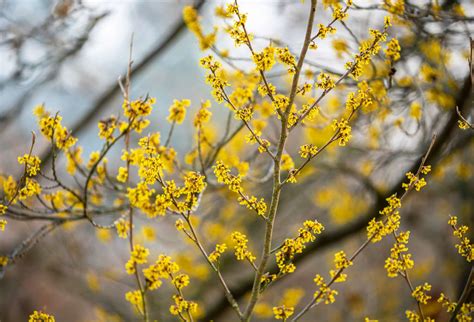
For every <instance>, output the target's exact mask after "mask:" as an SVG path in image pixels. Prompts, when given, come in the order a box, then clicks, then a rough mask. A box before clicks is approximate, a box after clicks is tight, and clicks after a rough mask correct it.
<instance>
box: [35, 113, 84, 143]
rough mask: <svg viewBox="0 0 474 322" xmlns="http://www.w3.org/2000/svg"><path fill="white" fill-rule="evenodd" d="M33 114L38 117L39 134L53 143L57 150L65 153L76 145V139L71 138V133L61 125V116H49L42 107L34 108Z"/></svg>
mask: <svg viewBox="0 0 474 322" xmlns="http://www.w3.org/2000/svg"><path fill="white" fill-rule="evenodd" d="M34 113H35V115H36V116H37V117H38V125H39V128H40V131H41V134H43V136H44V137H46V138H47V139H48V140H51V141H54V143H55V145H56V147H57V148H58V149H61V150H63V151H67V150H68V149H70V148H71V147H72V146H74V144H76V142H77V138H75V137H73V136H72V134H71V132H70V131H69V130H68V129H67V128H66V127H64V126H62V125H61V121H62V117H61V116H59V115H55V116H51V115H50V113H49V112H47V111H46V110H45V109H44V106H43V105H40V106H38V107H36V108H35V112H34Z"/></svg>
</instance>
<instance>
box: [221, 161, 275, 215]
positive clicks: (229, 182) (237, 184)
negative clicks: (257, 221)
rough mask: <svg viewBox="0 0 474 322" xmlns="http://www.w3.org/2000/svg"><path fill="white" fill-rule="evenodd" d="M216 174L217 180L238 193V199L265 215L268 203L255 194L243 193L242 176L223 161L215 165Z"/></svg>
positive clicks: (242, 203) (259, 213)
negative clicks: (233, 172) (232, 170)
mask: <svg viewBox="0 0 474 322" xmlns="http://www.w3.org/2000/svg"><path fill="white" fill-rule="evenodd" d="M214 174H215V175H216V178H217V182H220V183H223V184H225V185H226V186H227V187H228V188H229V190H230V191H232V192H235V193H238V194H239V198H238V201H239V203H240V204H241V205H244V206H246V207H247V208H248V209H250V210H254V211H255V212H256V213H257V214H258V215H259V216H264V215H265V213H266V211H267V204H266V203H265V200H264V199H263V198H261V199H260V200H258V199H257V197H255V196H246V195H244V193H243V191H244V190H243V188H242V177H241V176H240V174H239V175H233V174H232V173H231V172H230V168H229V167H228V166H226V165H225V164H224V163H223V162H222V161H217V162H216V165H215V166H214Z"/></svg>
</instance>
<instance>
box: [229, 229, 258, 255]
mask: <svg viewBox="0 0 474 322" xmlns="http://www.w3.org/2000/svg"><path fill="white" fill-rule="evenodd" d="M230 238H231V239H232V241H233V242H234V254H235V257H236V258H237V260H239V261H243V260H248V261H249V262H253V261H254V260H255V258H256V257H255V256H254V255H253V254H252V252H250V251H249V250H248V247H247V243H248V239H247V236H245V235H244V234H242V233H241V232H238V231H235V232H233V233H232V235H231V236H230Z"/></svg>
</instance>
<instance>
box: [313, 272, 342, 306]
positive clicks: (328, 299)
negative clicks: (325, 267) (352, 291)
mask: <svg viewBox="0 0 474 322" xmlns="http://www.w3.org/2000/svg"><path fill="white" fill-rule="evenodd" d="M314 283H316V285H317V286H318V290H317V291H316V292H315V293H314V297H315V298H316V299H317V302H322V301H324V304H331V303H334V302H335V301H336V295H337V294H338V292H337V291H336V290H332V289H331V288H330V287H329V286H328V285H327V284H326V283H325V282H324V278H323V277H322V276H321V275H319V274H316V276H315V277H314Z"/></svg>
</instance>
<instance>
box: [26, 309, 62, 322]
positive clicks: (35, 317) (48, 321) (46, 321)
mask: <svg viewBox="0 0 474 322" xmlns="http://www.w3.org/2000/svg"><path fill="white" fill-rule="evenodd" d="M54 321H56V320H55V319H54V316H52V315H49V314H46V313H44V312H41V311H34V312H33V313H32V314H31V315H30V317H29V318H28V322H54Z"/></svg>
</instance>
